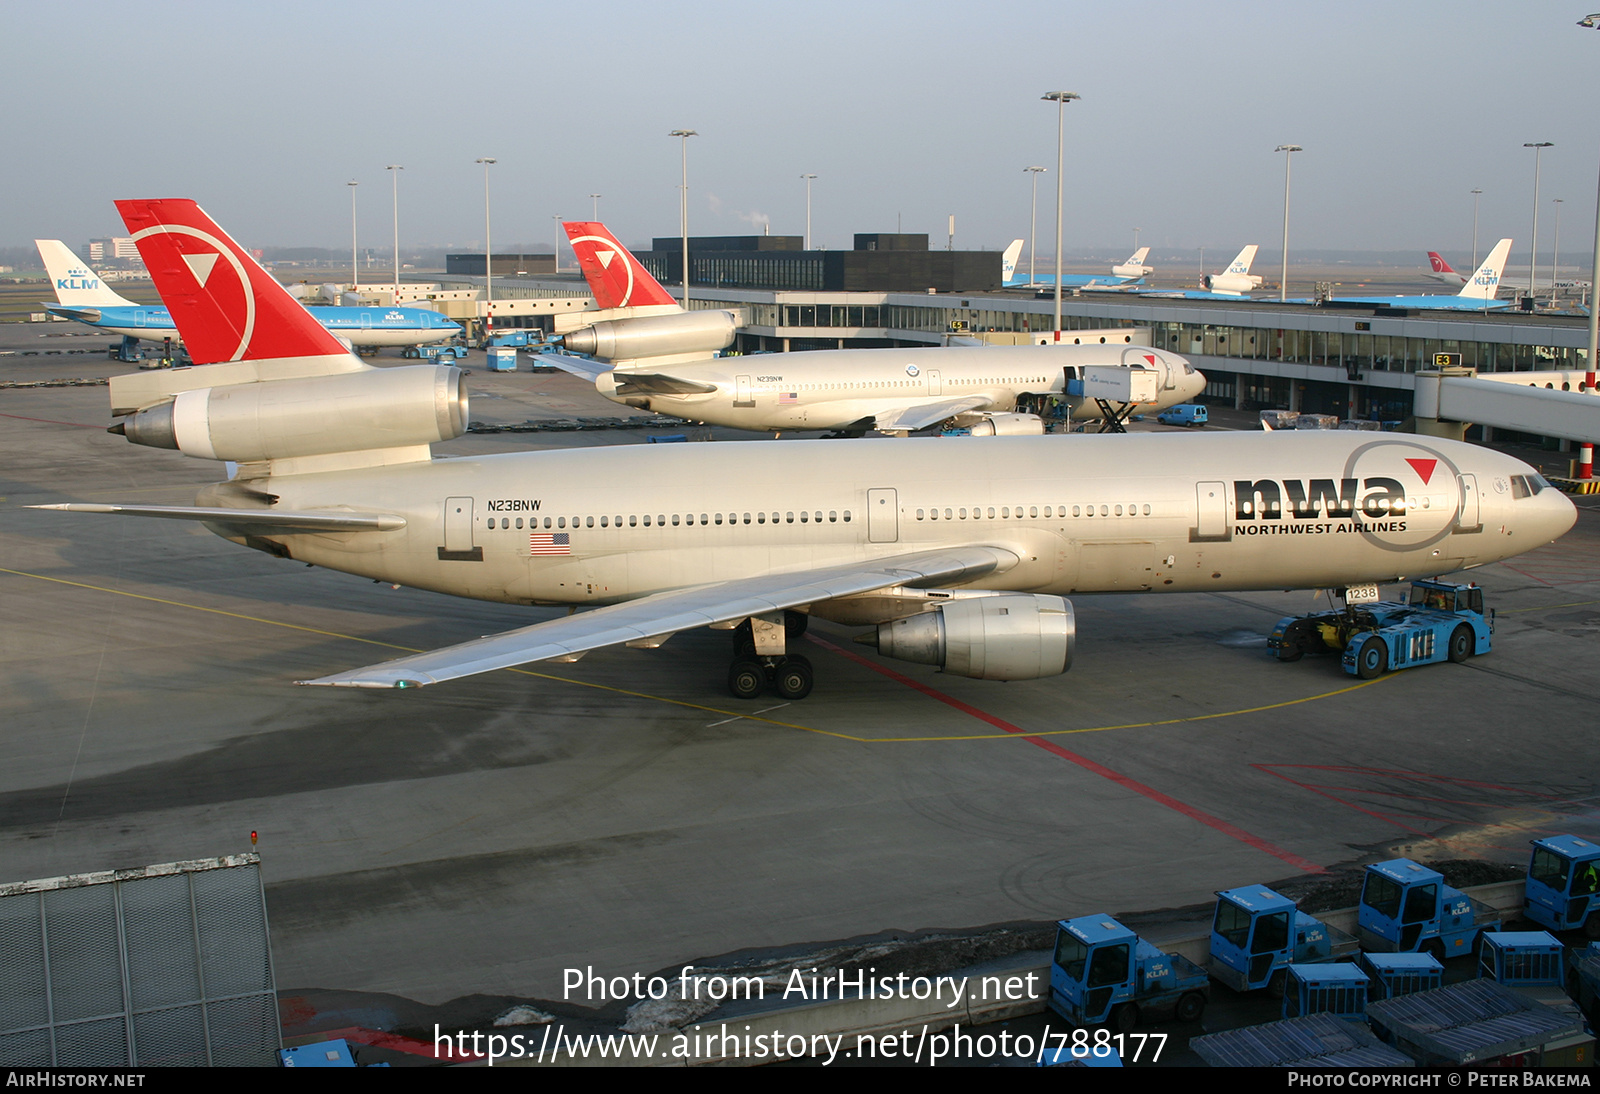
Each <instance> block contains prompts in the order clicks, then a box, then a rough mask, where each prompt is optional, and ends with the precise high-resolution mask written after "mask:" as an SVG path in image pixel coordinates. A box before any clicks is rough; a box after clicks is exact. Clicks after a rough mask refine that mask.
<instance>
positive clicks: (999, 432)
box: [971, 410, 1044, 437]
mask: <svg viewBox="0 0 1600 1094" xmlns="http://www.w3.org/2000/svg"><path fill="white" fill-rule="evenodd" d="M971 432H972V435H973V436H974V437H1038V436H1042V435H1043V434H1044V419H1043V418H1041V417H1039V416H1038V415H1037V414H1019V413H1017V412H1016V411H1013V410H996V411H991V412H988V413H986V414H984V416H983V418H982V420H981V421H977V422H974V423H973V424H972V430H971Z"/></svg>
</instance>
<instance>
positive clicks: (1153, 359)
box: [1144, 353, 1156, 368]
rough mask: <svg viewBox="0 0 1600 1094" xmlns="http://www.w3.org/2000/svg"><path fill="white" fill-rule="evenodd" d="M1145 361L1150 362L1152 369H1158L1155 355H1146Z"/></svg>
mask: <svg viewBox="0 0 1600 1094" xmlns="http://www.w3.org/2000/svg"><path fill="white" fill-rule="evenodd" d="M1144 359H1145V360H1146V361H1149V362H1150V367H1151V368H1155V367H1156V355H1155V354H1153V353H1147V354H1145V355H1144Z"/></svg>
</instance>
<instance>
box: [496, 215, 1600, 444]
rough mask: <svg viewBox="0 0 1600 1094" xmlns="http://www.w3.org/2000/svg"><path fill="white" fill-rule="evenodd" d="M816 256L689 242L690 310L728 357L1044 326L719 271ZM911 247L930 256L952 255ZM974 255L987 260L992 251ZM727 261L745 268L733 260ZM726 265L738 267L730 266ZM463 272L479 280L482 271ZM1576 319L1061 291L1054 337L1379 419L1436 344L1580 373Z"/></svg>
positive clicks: (1246, 405)
mask: <svg viewBox="0 0 1600 1094" xmlns="http://www.w3.org/2000/svg"><path fill="white" fill-rule="evenodd" d="M750 238H751V239H763V238H765V239H774V240H777V239H784V238H786V237H750ZM691 242H693V241H691ZM677 243H678V240H677V239H671V240H667V239H663V240H657V241H656V244H657V249H656V250H655V251H651V252H645V253H643V254H641V255H639V258H640V259H641V261H651V260H655V261H656V262H657V265H659V266H660V268H659V269H655V270H653V271H652V272H654V273H655V274H656V276H657V277H658V279H660V280H661V281H662V283H663V284H666V285H668V286H672V285H673V275H674V274H676V272H677V269H678V268H679V267H680V266H681V259H679V258H678V257H677V256H678V253H679V252H677V251H672V250H670V249H667V248H665V247H663V246H662V245H663V244H672V245H676V244H677ZM828 253H829V252H805V251H794V250H783V249H767V250H761V249H756V250H750V251H744V252H741V251H739V250H738V249H737V248H733V247H730V248H729V249H727V250H724V251H721V252H717V251H715V250H700V251H696V250H694V249H691V265H692V266H693V267H694V268H695V270H696V273H697V274H699V273H701V272H704V273H705V274H706V275H707V277H708V279H709V280H712V281H717V280H720V281H722V282H723V283H721V284H704V285H702V284H695V285H694V286H693V287H692V292H691V301H690V307H691V308H736V309H739V310H741V311H742V312H743V313H744V315H745V317H746V321H745V324H744V325H743V326H742V327H741V328H740V330H739V335H738V339H737V341H736V343H735V345H734V347H733V349H734V351H736V352H742V353H772V352H787V351H790V350H806V349H831V348H866V347H892V346H902V345H929V344H939V343H941V342H944V341H946V340H947V339H949V338H950V337H951V336H952V335H964V336H968V337H978V338H982V339H985V340H987V341H991V342H997V343H1008V342H1016V343H1027V342H1031V341H1036V340H1038V338H1039V336H1040V335H1041V334H1042V333H1044V332H1048V331H1049V330H1050V329H1051V326H1052V319H1051V317H1052V313H1053V306H1054V301H1053V298H1052V294H1051V293H1050V292H1038V293H1036V292H1034V291H1031V290H1024V289H1009V290H1007V289H980V290H970V291H955V292H947V291H943V290H939V289H937V288H935V287H933V286H927V287H923V288H920V289H917V290H915V291H892V290H880V291H860V290H857V291H851V290H848V289H841V290H837V291H827V290H816V291H807V290H801V289H786V288H775V287H772V286H771V285H767V286H761V287H758V286H757V285H754V284H750V285H747V286H739V287H735V286H733V285H730V284H728V283H727V282H728V281H734V280H740V281H751V282H754V281H759V280H761V278H762V277H763V276H764V275H763V273H762V269H763V267H762V265H761V260H762V256H767V257H768V258H777V257H778V256H787V257H791V258H793V259H796V260H799V259H801V258H804V257H805V256H808V255H813V256H815V255H826V254H828ZM836 253H837V254H840V255H845V254H855V253H859V252H836ZM866 253H872V252H866ZM891 253H892V252H891ZM910 253H912V254H916V253H918V252H916V251H912V252H910ZM920 253H921V254H922V255H935V256H937V255H944V254H950V253H951V252H938V251H933V252H930V251H926V250H924V251H921V252H920ZM954 253H955V254H958V255H959V254H961V252H954ZM970 253H971V254H974V255H979V254H984V253H983V252H970ZM716 254H720V256H721V260H722V261H724V262H726V263H728V265H727V266H726V267H725V268H724V272H723V274H722V275H720V276H715V277H713V276H712V275H713V274H714V272H715V271H714V270H712V269H711V268H710V267H708V266H702V264H701V263H700V262H699V261H698V260H697V256H700V257H704V256H707V255H716ZM668 255H671V256H672V258H673V260H674V261H673V262H672V263H671V264H670V265H668V264H666V256H668ZM985 257H986V259H987V260H988V261H994V260H995V258H996V256H991V255H985ZM479 261H480V262H481V258H480V260H479ZM740 262H744V263H746V265H745V266H744V267H742V268H741V267H738V266H736V265H734V264H735V263H740ZM997 265H998V264H997V263H996V267H997ZM796 269H797V270H799V269H803V267H798V266H797V267H796ZM823 270H824V266H823V265H822V264H821V263H820V261H816V262H813V263H812V265H811V266H810V267H809V271H810V272H809V273H807V274H806V276H808V277H817V276H821V273H822V271H823ZM731 271H740V273H739V276H737V277H736V276H734V275H733V273H732V272H731ZM996 272H997V269H996ZM663 275H665V276H663ZM477 281H478V283H480V284H481V278H478V279H477ZM581 284H582V282H581V281H579V282H576V285H575V284H574V282H573V281H555V280H544V279H537V278H527V279H515V280H513V279H507V280H501V279H499V278H496V281H495V290H494V291H495V323H496V326H505V325H518V324H522V325H527V326H539V325H542V323H543V322H544V321H543V320H542V319H541V318H540V316H539V315H537V314H535V313H536V312H537V311H539V310H541V309H539V308H538V307H537V306H535V305H534V301H536V300H539V299H542V298H550V297H553V296H562V297H567V298H569V303H568V307H570V306H572V304H574V303H576V301H570V298H571V297H572V296H575V295H578V292H575V289H576V286H577V285H581ZM578 306H580V307H581V306H582V305H581V304H580V305H578ZM542 310H544V311H546V312H548V310H549V309H542ZM519 312H525V313H526V314H523V315H518V314H517V313H519ZM1586 322H1587V321H1586V320H1585V319H1584V317H1582V316H1580V315H1571V314H1540V313H1527V312H1515V311H1498V312H1483V313H1477V312H1460V311H1447V310H1425V309H1416V308H1411V309H1398V308H1386V307H1382V306H1374V305H1371V304H1366V305H1354V304H1351V305H1341V304H1339V303H1337V302H1336V301H1335V302H1332V303H1328V304H1324V305H1312V304H1279V303H1277V302H1276V301H1265V300H1251V299H1248V298H1244V297H1241V298H1240V299H1238V300H1195V299H1172V298H1162V297H1155V296H1136V295H1133V294H1129V293H1122V292H1093V291H1087V292H1078V293H1069V294H1067V295H1065V296H1064V297H1063V299H1062V327H1063V330H1064V331H1066V332H1067V333H1068V334H1070V333H1071V332H1072V331H1077V330H1102V329H1105V328H1118V327H1137V328H1148V329H1149V330H1150V332H1151V342H1152V344H1153V345H1155V346H1157V347H1159V348H1161V349H1167V350H1172V351H1174V352H1176V353H1181V354H1184V355H1185V356H1187V357H1189V358H1190V359H1191V360H1192V361H1193V362H1194V364H1195V366H1196V367H1197V368H1199V369H1200V370H1201V371H1202V372H1204V373H1205V375H1206V377H1207V379H1208V381H1209V384H1208V386H1207V389H1206V394H1205V397H1204V401H1206V402H1209V403H1212V404H1214V405H1216V404H1223V405H1229V406H1233V407H1237V408H1240V409H1245V410H1258V409H1286V410H1300V411H1306V412H1310V413H1318V414H1336V415H1338V416H1339V417H1341V418H1366V419H1376V420H1382V421H1395V420H1401V419H1404V418H1406V417H1407V416H1409V415H1410V413H1411V409H1412V393H1413V390H1414V386H1415V373H1416V372H1417V371H1418V370H1419V369H1430V368H1433V367H1434V361H1435V355H1436V354H1440V353H1449V354H1458V355H1459V363H1460V364H1461V365H1463V366H1465V367H1469V368H1475V369H1477V370H1478V371H1479V372H1495V373H1500V372H1531V371H1549V370H1582V369H1583V368H1585V367H1586V360H1585V359H1586V357H1587V351H1586V347H1587V344H1588V336H1587V330H1586Z"/></svg>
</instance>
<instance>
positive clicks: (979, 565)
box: [299, 546, 1017, 688]
mask: <svg viewBox="0 0 1600 1094" xmlns="http://www.w3.org/2000/svg"><path fill="white" fill-rule="evenodd" d="M1016 561H1017V558H1016V556H1015V555H1014V554H1012V553H1011V552H1010V551H1007V550H1005V549H1004V548H1000V547H982V546H972V547H951V548H944V549H940V550H934V551H922V552H918V553H916V554H908V555H898V556H893V557H890V558H881V559H875V560H871V561H863V562H859V563H850V564H847V565H843V566H829V567H825V568H823V569H818V570H802V571H798V572H795V573H783V574H769V575H766V576H764V577H750V578H743V579H740V580H738V581H725V582H722V583H719V584H715V585H699V586H695V587H693V588H688V589H677V590H674V591H672V592H666V593H656V594H655V595H654V596H647V597H644V598H642V599H640V600H630V601H628V602H626V603H623V604H613V605H611V606H609V607H605V608H596V609H595V610H594V611H590V612H581V613H578V614H576V615H569V616H565V617H563V618H561V619H552V620H550V621H549V622H546V623H535V624H533V625H532V626H529V627H520V628H518V629H517V630H514V631H506V632H504V633H503V634H495V635H490V636H488V637H486V638H479V639H476V640H474V641H471V642H463V643H461V644H460V645H457V646H446V647H445V648H443V649H438V650H433V651H431V652H428V653H419V654H416V655H414V656H411V657H402V658H400V659H399V660H396V661H386V662H384V663H383V664H380V665H372V666H370V667H368V668H364V669H356V670H355V671H353V672H342V673H336V674H334V675H332V676H323V677H320V678H319V679H316V680H301V681H299V683H302V684H315V685H325V686H333V687H352V688H414V687H422V686H424V685H426V684H437V683H440V682H442V681H445V680H456V679H459V678H461V677H463V676H473V675H476V674H477V673H480V672H491V671H493V670H495V669H505V668H512V667H514V666H516V665H525V664H528V663H529V662H532V661H548V660H551V659H552V658H573V659H576V655H578V654H582V653H584V652H586V651H588V650H593V649H599V648H600V647H602V646H615V645H618V644H619V643H623V642H630V641H635V640H639V639H654V640H657V642H658V644H659V642H661V641H665V640H666V639H667V638H669V637H670V636H672V635H673V634H676V633H677V632H678V631H686V630H692V629H694V628H695V627H705V626H709V625H711V624H713V623H728V622H732V621H734V620H743V619H745V618H747V617H749V616H752V615H761V614H764V613H767V612H776V611H782V610H783V609H785V608H794V607H799V606H801V605H805V604H814V603H817V602H819V601H823V600H832V599H834V598H836V597H841V596H850V595H852V594H856V593H868V592H872V591H874V590H876V589H884V588H888V587H890V586H894V585H912V586H919V587H920V586H928V585H949V584H957V583H960V582H965V581H971V580H973V579H974V578H978V577H982V576H983V575H984V574H988V573H991V572H993V571H995V570H1005V569H1009V568H1010V567H1011V566H1012V565H1015V563H1016Z"/></svg>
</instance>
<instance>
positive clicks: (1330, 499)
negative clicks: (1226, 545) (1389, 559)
mask: <svg viewBox="0 0 1600 1094" xmlns="http://www.w3.org/2000/svg"><path fill="white" fill-rule="evenodd" d="M1280 487H1281V489H1280ZM1285 498H1287V499H1288V502H1289V512H1290V513H1292V514H1293V515H1294V517H1295V519H1297V520H1318V519H1322V518H1324V517H1326V518H1327V519H1330V520H1348V519H1350V518H1351V517H1354V516H1355V515H1356V510H1357V508H1359V509H1360V510H1361V513H1362V514H1363V515H1364V516H1368V517H1374V518H1376V517H1388V516H1395V515H1398V514H1401V513H1404V512H1405V505H1406V491H1405V487H1403V486H1401V485H1400V481H1399V480H1398V479H1391V478H1389V477H1387V476H1384V475H1374V476H1372V477H1370V478H1366V479H1337V480H1335V479H1311V480H1309V481H1307V480H1304V479H1284V480H1282V482H1281V483H1280V482H1279V481H1278V480H1276V479H1257V480H1256V481H1254V482H1251V481H1250V480H1249V479H1236V480H1234V483H1233V516H1234V519H1235V520H1258V519H1259V520H1281V519H1283V513H1284V507H1283V502H1284V499H1285Z"/></svg>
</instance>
